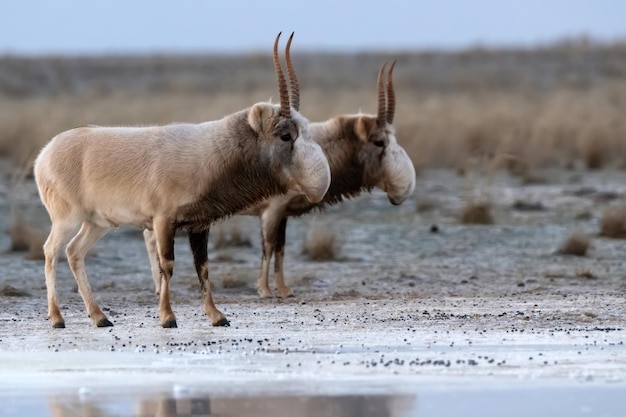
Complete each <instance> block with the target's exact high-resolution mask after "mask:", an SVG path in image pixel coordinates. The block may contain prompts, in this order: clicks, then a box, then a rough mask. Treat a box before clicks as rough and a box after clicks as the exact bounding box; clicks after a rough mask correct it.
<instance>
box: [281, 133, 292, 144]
mask: <svg viewBox="0 0 626 417" xmlns="http://www.w3.org/2000/svg"><path fill="white" fill-rule="evenodd" d="M280 140H282V141H283V142H291V134H290V133H285V134H284V135H281V136H280Z"/></svg>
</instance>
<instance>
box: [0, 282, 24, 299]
mask: <svg viewBox="0 0 626 417" xmlns="http://www.w3.org/2000/svg"><path fill="white" fill-rule="evenodd" d="M0 295H2V296H4V297H30V293H28V292H27V291H24V290H20V289H18V288H15V287H14V286H12V285H9V284H6V285H5V286H4V287H2V289H0Z"/></svg>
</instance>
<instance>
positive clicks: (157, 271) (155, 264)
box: [143, 229, 161, 295]
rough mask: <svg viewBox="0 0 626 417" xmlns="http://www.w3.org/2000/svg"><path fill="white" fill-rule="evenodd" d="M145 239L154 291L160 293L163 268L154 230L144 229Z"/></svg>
mask: <svg viewBox="0 0 626 417" xmlns="http://www.w3.org/2000/svg"><path fill="white" fill-rule="evenodd" d="M143 240H144V242H145V244H146V249H147V251H148V259H149V260H150V272H151V273H152V280H153V281H154V292H155V293H156V294H157V295H158V294H159V291H160V289H161V268H160V267H159V255H158V253H157V244H156V238H155V237H154V232H153V231H152V230H148V229H144V231H143Z"/></svg>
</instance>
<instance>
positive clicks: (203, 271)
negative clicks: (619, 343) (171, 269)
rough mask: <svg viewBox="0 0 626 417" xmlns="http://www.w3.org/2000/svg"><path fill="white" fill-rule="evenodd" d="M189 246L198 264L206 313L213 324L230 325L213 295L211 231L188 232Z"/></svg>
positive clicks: (197, 270)
mask: <svg viewBox="0 0 626 417" xmlns="http://www.w3.org/2000/svg"><path fill="white" fill-rule="evenodd" d="M188 236H189V246H190V247H191V252H192V254H193V262H194V265H195V266H196V272H197V274H198V280H200V289H201V291H202V306H203V308H204V313H205V314H206V315H207V316H209V317H210V318H211V324H213V326H228V325H229V323H228V320H227V319H226V317H225V316H224V314H222V312H221V311H219V310H218V309H217V307H215V304H214V303H213V296H212V295H211V282H210V281H209V257H208V253H207V246H208V243H209V231H208V230H205V231H202V232H191V231H189V232H188Z"/></svg>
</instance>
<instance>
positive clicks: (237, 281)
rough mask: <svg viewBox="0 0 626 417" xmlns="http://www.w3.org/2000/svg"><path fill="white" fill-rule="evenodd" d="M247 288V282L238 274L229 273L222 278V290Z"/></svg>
mask: <svg viewBox="0 0 626 417" xmlns="http://www.w3.org/2000/svg"><path fill="white" fill-rule="evenodd" d="M245 286H246V281H245V280H244V279H243V278H241V277H240V276H239V275H238V274H237V275H235V274H233V273H230V272H228V273H227V274H226V275H224V277H223V278H222V288H241V287H245Z"/></svg>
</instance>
